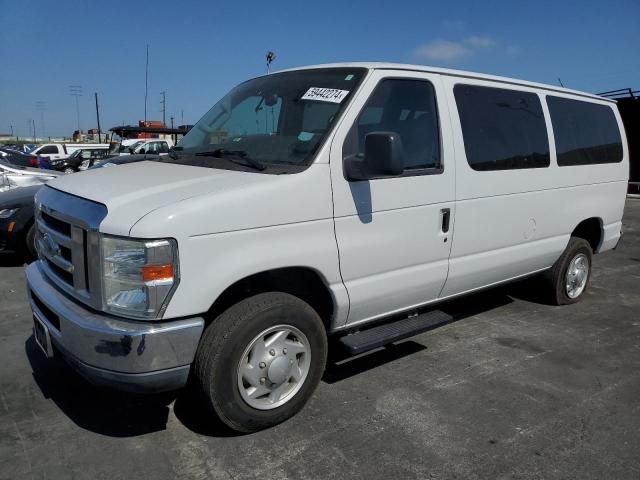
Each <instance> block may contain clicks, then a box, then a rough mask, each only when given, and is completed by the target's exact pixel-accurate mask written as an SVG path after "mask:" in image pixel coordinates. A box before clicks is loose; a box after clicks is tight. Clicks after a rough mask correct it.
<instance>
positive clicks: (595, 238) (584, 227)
mask: <svg viewBox="0 0 640 480" xmlns="http://www.w3.org/2000/svg"><path fill="white" fill-rule="evenodd" d="M571 236H572V237H578V238H582V239H584V240H586V241H587V242H589V245H591V250H592V251H593V253H597V252H598V250H599V249H600V246H601V245H602V240H603V238H604V228H603V222H602V219H601V218H600V217H590V218H587V219H584V220H582V221H581V222H580V223H578V224H577V225H576V227H575V228H574V229H573V231H572V232H571Z"/></svg>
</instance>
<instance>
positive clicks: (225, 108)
mask: <svg viewBox="0 0 640 480" xmlns="http://www.w3.org/2000/svg"><path fill="white" fill-rule="evenodd" d="M365 73H366V69H364V68H323V69H310V70H297V71H292V72H283V73H274V74H271V75H266V76H263V77H259V78H255V79H253V80H249V81H247V82H244V83H242V84H240V85H238V86H237V87H236V88H234V89H233V90H231V91H230V92H229V93H228V94H227V95H226V96H225V97H224V98H222V99H221V100H220V101H219V102H218V103H216V104H215V105H214V106H213V108H211V110H209V111H208V112H207V113H206V114H205V115H204V116H203V117H202V118H201V119H200V120H199V121H198V123H196V124H195V125H194V127H193V128H192V129H191V130H190V131H189V133H188V134H187V135H186V136H185V137H184V138H183V139H182V140H181V141H180V143H178V145H177V146H176V148H175V152H174V154H172V155H171V156H170V157H169V158H166V157H163V158H162V159H161V161H163V162H172V163H180V164H193V165H197V166H211V167H214V168H230V169H238V168H241V169H246V168H251V167H252V165H253V167H254V168H253V170H256V169H255V166H256V165H259V166H260V168H258V170H260V171H263V170H264V171H268V170H269V168H272V167H277V168H278V169H279V170H282V167H283V166H291V167H306V166H308V165H309V164H310V163H311V162H312V161H313V158H314V156H315V153H316V151H317V150H318V148H319V147H320V146H321V145H322V142H323V140H324V138H325V137H326V135H327V133H328V132H329V131H330V129H331V127H332V126H333V124H334V123H335V121H336V120H337V118H338V116H339V114H340V113H341V111H342V109H343V108H344V106H345V105H346V104H347V102H348V101H349V99H350V97H351V96H352V95H353V93H354V92H355V90H356V89H357V88H358V85H359V84H360V82H361V80H362V78H363V77H364V74H365Z"/></svg>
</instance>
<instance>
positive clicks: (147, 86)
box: [144, 43, 149, 122]
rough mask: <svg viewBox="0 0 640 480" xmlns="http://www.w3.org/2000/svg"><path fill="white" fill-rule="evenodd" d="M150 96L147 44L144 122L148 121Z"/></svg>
mask: <svg viewBox="0 0 640 480" xmlns="http://www.w3.org/2000/svg"><path fill="white" fill-rule="evenodd" d="M148 94H149V44H148V43H147V61H146V62H145V68H144V121H145V122H146V121H147V96H148Z"/></svg>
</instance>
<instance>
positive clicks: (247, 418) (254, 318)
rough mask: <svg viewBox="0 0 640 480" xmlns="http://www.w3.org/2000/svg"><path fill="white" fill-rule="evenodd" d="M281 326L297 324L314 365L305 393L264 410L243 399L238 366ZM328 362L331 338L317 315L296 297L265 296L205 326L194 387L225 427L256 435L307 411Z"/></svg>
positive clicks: (249, 300) (302, 389)
mask: <svg viewBox="0 0 640 480" xmlns="http://www.w3.org/2000/svg"><path fill="white" fill-rule="evenodd" d="M276 325H289V326H293V327H295V328H297V329H298V330H300V331H301V332H302V333H303V334H304V335H305V336H306V338H307V341H308V343H309V346H310V356H311V362H310V365H309V371H308V374H307V376H306V379H305V380H304V381H303V382H301V383H302V385H301V386H300V389H299V390H298V391H297V392H296V393H293V394H292V396H291V398H290V399H289V400H288V401H286V403H284V404H283V405H280V406H278V407H276V408H273V409H270V410H260V409H257V408H253V407H252V406H250V405H249V404H248V403H246V402H245V400H244V399H243V398H242V395H241V393H240V389H239V387H238V365H239V362H240V358H241V357H242V356H243V353H244V351H245V349H246V348H247V347H248V346H249V345H250V344H251V342H252V341H253V340H254V339H255V338H256V336H258V335H260V333H261V332H264V331H265V330H266V329H268V328H269V327H273V326H276ZM326 359H327V335H326V331H325V328H324V325H323V323H322V320H321V318H320V316H319V315H318V314H317V312H316V311H315V310H314V309H313V308H312V307H311V306H309V305H308V304H307V303H305V302H303V301H302V300H300V299H299V298H297V297H294V296H292V295H289V294H286V293H280V292H269V293H262V294H259V295H256V296H254V297H250V298H247V299H245V300H242V301H241V302H239V303H237V304H235V305H234V306H232V307H230V308H229V309H228V310H226V311H225V312H223V313H222V314H221V315H220V316H219V317H218V318H216V319H214V320H213V321H212V322H211V324H210V325H209V326H208V327H207V328H206V330H205V332H204V334H203V335H202V339H201V340H200V345H199V347H198V351H197V353H196V358H195V361H194V368H193V374H194V386H195V388H197V389H198V390H199V391H200V393H201V394H202V395H203V397H204V400H205V403H206V404H207V405H208V406H209V407H211V409H212V410H213V412H214V413H215V415H216V416H217V417H218V418H219V419H220V420H221V421H222V422H223V423H224V424H225V425H227V426H228V427H230V428H231V429H233V430H236V431H238V432H245V433H247V432H254V431H258V430H262V429H265V428H269V427H272V426H274V425H277V424H279V423H281V422H283V421H285V420H287V419H288V418H290V417H292V416H293V415H295V414H296V413H298V412H299V411H300V410H301V409H302V407H304V405H305V404H306V403H307V401H308V400H309V399H310V398H311V395H312V394H313V392H314V390H315V389H316V387H317V385H318V383H319V382H320V378H321V376H322V373H323V372H324V368H325V364H326Z"/></svg>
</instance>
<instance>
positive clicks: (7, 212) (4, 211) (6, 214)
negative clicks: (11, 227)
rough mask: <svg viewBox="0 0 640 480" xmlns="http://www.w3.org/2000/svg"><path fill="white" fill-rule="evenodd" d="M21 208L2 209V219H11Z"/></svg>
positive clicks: (0, 212) (0, 214)
mask: <svg viewBox="0 0 640 480" xmlns="http://www.w3.org/2000/svg"><path fill="white" fill-rule="evenodd" d="M18 210H19V208H0V218H10V217H11V216H12V215H13V214H14V213H16V212H17V211H18Z"/></svg>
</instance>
